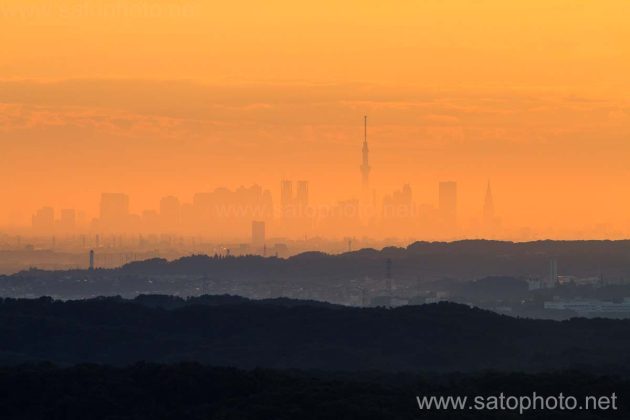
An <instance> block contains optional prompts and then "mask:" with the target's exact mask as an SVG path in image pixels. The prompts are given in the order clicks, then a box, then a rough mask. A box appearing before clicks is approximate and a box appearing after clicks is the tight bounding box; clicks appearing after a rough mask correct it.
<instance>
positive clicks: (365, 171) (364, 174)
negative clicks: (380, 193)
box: [361, 115, 370, 192]
mask: <svg viewBox="0 0 630 420" xmlns="http://www.w3.org/2000/svg"><path fill="white" fill-rule="evenodd" d="M362 153H363V161H362V164H361V180H362V184H363V190H364V192H369V189H370V188H369V187H370V162H369V153H370V151H369V150H368V144H367V115H366V116H364V117H363V150H362Z"/></svg>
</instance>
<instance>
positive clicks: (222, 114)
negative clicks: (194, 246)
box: [0, 0, 630, 233]
mask: <svg viewBox="0 0 630 420" xmlns="http://www.w3.org/2000/svg"><path fill="white" fill-rule="evenodd" d="M226 3H227V4H226ZM339 3H341V2H338V1H318V2H310V3H309V4H306V2H296V1H268V2H264V4H263V3H262V2H245V1H232V2H209V1H197V0H192V1H176V0H153V1H148V0H147V1H143V0H139V1H137V2H125V1H114V0H111V1H109V0H107V1H105V0H101V1H96V0H93V1H88V0H83V1H81V0H77V1H69V0H56V1H52V0H48V1H43V0H35V1H34V0H5V1H3V2H2V3H1V4H0V45H2V52H1V54H0V194H1V195H0V197H1V202H0V226H6V225H11V224H27V223H28V222H29V220H30V215H31V214H32V213H33V211H35V210H36V209H37V208H38V207H40V206H41V205H51V206H54V207H56V208H57V209H59V208H61V207H76V208H79V209H82V210H85V211H86V212H87V213H88V214H89V215H95V214H96V211H97V206H98V199H99V195H100V193H101V192H102V191H120V192H126V193H129V194H130V195H131V197H132V210H134V211H138V212H139V211H140V210H142V209H144V208H156V207H157V203H158V200H159V198H160V197H161V196H164V195H168V194H175V195H178V196H180V198H181V199H182V201H190V199H191V197H192V194H193V193H194V192H196V191H207V190H211V189H213V188H215V187H217V186H222V185H223V186H228V187H237V186H238V185H241V184H246V185H249V184H251V183H253V182H257V183H259V184H262V185H264V186H267V187H269V188H271V189H272V192H273V193H274V198H276V199H277V198H278V194H277V190H278V185H279V180H280V179H281V178H282V177H283V176H286V177H290V178H293V179H301V178H304V179H309V180H310V181H311V190H312V194H313V198H314V199H315V200H318V201H321V202H332V201H334V200H337V199H343V198H348V197H352V196H353V195H356V192H357V191H358V188H359V179H360V176H359V171H358V166H359V164H360V146H361V140H362V139H361V136H362V126H361V124H362V116H363V115H364V114H368V115H369V122H370V127H369V140H370V149H371V153H372V154H371V163H372V166H373V172H372V176H373V186H374V187H375V188H376V190H377V192H378V193H379V194H380V195H384V194H386V193H389V192H391V191H392V190H394V189H395V188H400V186H402V184H403V183H409V184H411V186H412V189H413V192H414V200H415V201H417V202H418V203H428V204H436V200H437V183H438V181H440V180H445V179H452V180H456V181H458V183H459V191H460V203H461V206H460V208H461V214H462V215H463V217H464V219H465V218H467V217H468V218H473V217H476V216H477V215H478V213H479V212H480V209H481V205H482V202H483V201H482V200H483V193H484V189H485V182H486V180H487V179H489V178H490V179H491V180H492V183H493V188H494V192H495V204H496V208H497V212H498V213H499V214H500V215H501V217H502V219H503V221H504V223H505V224H507V225H510V226H514V227H518V226H531V227H534V228H538V227H547V226H550V225H551V226H554V225H557V226H561V227H564V228H575V229H578V228H581V227H582V226H585V225H593V224H598V223H611V224H612V225H613V226H615V227H618V228H619V229H622V230H624V232H627V233H630V229H629V228H630V223H629V221H630V218H629V217H628V215H629V214H630V198H629V197H630V196H629V194H628V192H629V190H630V187H629V185H630V170H629V169H628V168H629V167H630V165H628V161H629V160H628V157H630V103H629V101H628V93H630V77H629V76H628V75H629V74H630V25H628V24H627V18H628V16H629V15H630V3H628V2H627V1H625V0H602V1H586V0H567V1H564V0H562V1H561V0H527V1H525V0H522V1H521V0H515V1H505V0H485V1H484V0H470V1H463V0H461V1H455V0H425V1H400V2H396V5H395V6H394V5H393V4H387V2H376V1H361V2H358V1H346V2H343V3H344V5H340V4H339ZM130 4H132V5H130Z"/></svg>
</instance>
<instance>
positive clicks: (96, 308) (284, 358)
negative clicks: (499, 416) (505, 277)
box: [0, 296, 630, 371]
mask: <svg viewBox="0 0 630 420" xmlns="http://www.w3.org/2000/svg"><path fill="white" fill-rule="evenodd" d="M177 302H179V303H177ZM182 302H184V301H181V300H179V301H178V300H177V299H175V300H173V299H170V298H167V297H146V296H145V297H141V298H138V299H136V300H134V301H125V300H122V299H119V298H118V299H94V300H86V301H68V302H59V301H53V300H51V299H47V298H42V299H37V300H13V299H5V300H3V301H2V302H1V303H0V361H1V362H3V363H16V362H24V361H34V360H47V361H53V362H56V363H61V364H72V363H78V362H99V363H110V364H116V365H121V364H128V363H133V362H136V361H141V360H146V361H153V362H178V361H197V362H202V363H205V364H210V365H215V366H236V367H243V368H254V367H268V368H307V369H312V368H314V369H326V370H370V369H378V370H389V371H420V370H434V371H455V370H469V371H470V370H476V369H486V368H492V369H505V370H508V369H509V370H528V371H531V370H538V369H547V368H554V369H558V368H568V367H585V366H587V367H588V366H591V367H597V368H598V369H600V371H602V369H606V370H608V371H613V370H614V369H621V370H626V369H630V321H623V320H603V319H593V320H585V319H574V320H571V321H565V322H555V321H538V320H526V319H517V318H510V317H506V316H500V315H496V314H494V313H491V312H487V311H482V310H479V309H471V308H468V307H466V306H462V305H456V304H436V305H425V306H409V307H401V308H398V309H385V308H371V309H359V308H347V307H341V306H334V305H321V304H317V303H314V302H305V303H301V302H297V301H290V300H275V301H274V300H272V301H263V302H257V301H248V300H245V299H239V298H231V297H201V298H196V299H193V300H191V301H190V302H186V303H185V304H184V303H182ZM166 308H171V309H166Z"/></svg>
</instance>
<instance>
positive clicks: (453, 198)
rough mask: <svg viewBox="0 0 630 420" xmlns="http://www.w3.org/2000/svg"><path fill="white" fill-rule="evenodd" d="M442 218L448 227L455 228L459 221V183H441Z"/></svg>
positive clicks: (440, 206)
mask: <svg viewBox="0 0 630 420" xmlns="http://www.w3.org/2000/svg"><path fill="white" fill-rule="evenodd" d="M439 194H440V197H439V208H440V216H441V217H442V220H443V221H444V222H445V223H446V225H447V226H448V227H454V226H455V223H456V221H457V183H456V182H453V181H444V182H440V193H439Z"/></svg>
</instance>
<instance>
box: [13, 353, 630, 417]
mask: <svg viewBox="0 0 630 420" xmlns="http://www.w3.org/2000/svg"><path fill="white" fill-rule="evenodd" d="M560 392H562V393H563V395H564V396H565V397H571V398H576V401H579V403H578V404H582V401H584V399H585V398H586V397H590V396H595V397H597V398H610V397H612V395H613V393H614V394H615V395H616V396H617V399H616V402H615V406H614V407H615V408H616V409H613V407H612V406H608V407H607V409H599V410H579V409H576V410H566V409H565V410H546V409H541V408H540V406H539V407H538V408H537V409H533V408H529V409H528V410H524V411H523V414H522V415H520V414H519V412H518V410H516V409H511V410H510V409H507V408H506V409H493V410H490V409H486V410H468V409H467V410H453V409H451V410H435V409H433V410H428V409H424V410H420V408H419V405H418V404H417V400H416V396H419V397H427V396H431V395H436V396H444V395H446V396H458V397H464V396H465V397H467V398H469V399H471V400H472V399H473V398H474V397H476V396H483V397H489V398H491V397H493V396H494V397H497V396H499V395H500V394H501V393H503V394H504V395H505V396H508V397H510V396H516V397H522V396H526V397H529V396H531V395H533V393H536V394H537V395H542V396H545V397H547V396H554V397H555V396H557V395H558V394H559V393H560ZM628 395H630V382H629V381H628V380H627V379H625V378H620V377H610V376H608V377H607V376H601V375H594V374H584V373H577V372H551V373H545V374H535V375H528V374H501V373H491V372H487V373H479V374H470V375H440V376H427V375H423V376H415V375H372V374H353V375H347V374H335V373H322V372H296V371H292V372H287V371H274V370H253V371H242V370H237V369H229V368H212V367H205V366H202V365H197V364H175V365H153V364H137V365H134V366H129V367H125V368H112V367H105V366H97V365H82V366H75V367H72V368H65V369H59V368H55V367H53V366H46V365H40V366H20V367H11V368H0V412H1V413H2V418H3V419H18V418H19V419H26V418H28V419H46V420H50V419H67V420H75V419H76V420H83V419H88V418H89V419H94V420H100V419H136V420H141V419H151V420H158V419H204V420H208V419H252V420H253V419H260V420H263V419H264V420H268V419H275V420H284V419H287V420H289V419H290V420H294V419H301V420H310V419H313V420H314V419H333V418H334V419H361V420H366V419H414V418H421V419H484V420H492V419H502V420H503V419H517V418H518V419H559V420H560V419H567V420H569V419H570V420H576V419H589V420H594V419H608V418H619V419H622V418H627V412H628V409H629V408H630V405H629V401H628ZM523 405H525V404H523ZM506 406H507V405H506Z"/></svg>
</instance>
